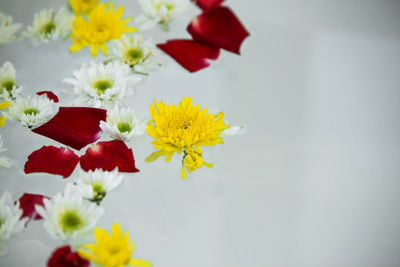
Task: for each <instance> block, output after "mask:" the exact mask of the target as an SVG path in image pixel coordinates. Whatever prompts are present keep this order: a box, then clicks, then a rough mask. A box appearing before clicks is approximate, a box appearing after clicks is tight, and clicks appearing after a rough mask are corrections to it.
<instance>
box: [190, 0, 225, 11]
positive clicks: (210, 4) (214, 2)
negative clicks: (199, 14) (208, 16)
mask: <svg viewBox="0 0 400 267" xmlns="http://www.w3.org/2000/svg"><path fill="white" fill-rule="evenodd" d="M192 1H193V2H195V4H196V5H197V6H198V7H200V8H201V9H203V10H208V9H211V8H214V7H218V6H220V5H221V3H222V2H224V1H225V0H192Z"/></svg>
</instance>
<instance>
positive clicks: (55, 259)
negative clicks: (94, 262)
mask: <svg viewBox="0 0 400 267" xmlns="http://www.w3.org/2000/svg"><path fill="white" fill-rule="evenodd" d="M46 266H47V267H89V266H90V261H88V260H86V259H83V258H81V257H80V256H79V255H78V253H76V252H74V251H72V250H71V247H70V246H63V247H59V248H57V249H56V250H54V251H53V252H52V254H51V256H50V257H49V259H48V260H47V264H46Z"/></svg>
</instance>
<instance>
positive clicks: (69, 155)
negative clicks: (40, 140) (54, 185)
mask: <svg viewBox="0 0 400 267" xmlns="http://www.w3.org/2000/svg"><path fill="white" fill-rule="evenodd" d="M78 162H79V156H77V155H76V154H75V153H74V152H73V151H72V150H70V149H68V148H62V147H61V148H58V147H55V146H43V147H42V148H40V149H39V150H36V151H34V152H32V154H30V155H29V156H28V161H27V162H26V163H25V167H24V171H25V173H26V174H28V173H33V172H46V173H51V174H59V175H62V176H63V177H64V178H67V177H68V176H70V175H71V173H72V172H73V171H74V169H75V167H76V165H77V164H78Z"/></svg>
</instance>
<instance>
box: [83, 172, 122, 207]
mask: <svg viewBox="0 0 400 267" xmlns="http://www.w3.org/2000/svg"><path fill="white" fill-rule="evenodd" d="M123 178H124V176H123V175H119V174H118V169H117V168H116V169H115V170H114V171H112V172H108V171H103V170H101V169H96V170H94V171H89V172H84V171H81V173H80V177H79V180H78V181H77V186H78V188H79V190H80V191H81V193H82V196H83V197H84V198H87V199H89V200H90V201H92V202H95V203H96V204H100V202H101V201H102V200H103V198H104V197H105V196H106V194H107V193H108V192H109V191H110V190H112V189H114V188H115V187H117V186H118V185H120V184H121V182H122V179H123Z"/></svg>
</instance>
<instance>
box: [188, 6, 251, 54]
mask: <svg viewBox="0 0 400 267" xmlns="http://www.w3.org/2000/svg"><path fill="white" fill-rule="evenodd" d="M187 30H188V32H189V33H190V34H191V35H192V37H193V40H197V41H200V42H203V43H206V44H209V45H213V46H215V47H220V48H223V49H225V50H228V51H231V52H233V53H236V54H240V46H241V45H242V42H243V41H244V39H246V37H247V36H249V33H248V32H247V30H246V29H245V28H244V27H243V25H242V24H241V22H240V21H239V19H238V18H237V17H236V15H235V14H234V13H233V12H232V11H231V10H230V9H229V8H227V7H222V6H221V7H216V8H213V9H210V10H208V11H204V12H203V13H202V14H200V15H199V16H197V17H196V18H194V19H193V20H192V22H191V23H190V24H189V26H188V27H187Z"/></svg>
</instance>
